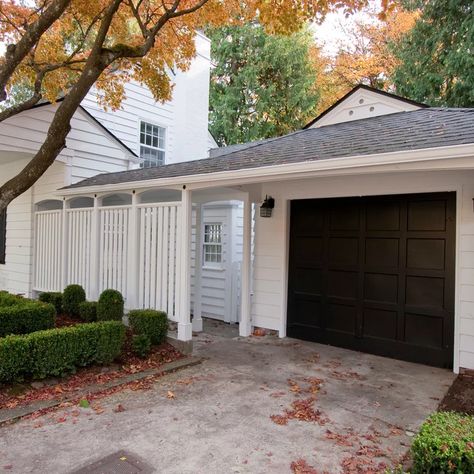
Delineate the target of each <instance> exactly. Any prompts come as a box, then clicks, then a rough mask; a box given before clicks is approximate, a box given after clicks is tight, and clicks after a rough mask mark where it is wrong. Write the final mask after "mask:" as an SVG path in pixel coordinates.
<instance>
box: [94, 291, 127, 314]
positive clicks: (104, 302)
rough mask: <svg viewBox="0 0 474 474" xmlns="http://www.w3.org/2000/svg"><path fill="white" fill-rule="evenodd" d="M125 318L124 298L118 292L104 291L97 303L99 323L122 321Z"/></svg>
mask: <svg viewBox="0 0 474 474" xmlns="http://www.w3.org/2000/svg"><path fill="white" fill-rule="evenodd" d="M122 318H123V296H122V293H120V291H117V290H112V289H108V290H104V291H103V292H102V293H101V294H100V296H99V301H98V303H97V321H121V320H122Z"/></svg>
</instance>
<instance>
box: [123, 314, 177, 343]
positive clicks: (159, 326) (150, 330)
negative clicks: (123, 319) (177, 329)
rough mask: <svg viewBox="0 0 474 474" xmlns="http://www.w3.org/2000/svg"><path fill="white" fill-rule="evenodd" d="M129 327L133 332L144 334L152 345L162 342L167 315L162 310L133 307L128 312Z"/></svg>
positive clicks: (166, 327) (164, 335)
mask: <svg viewBox="0 0 474 474" xmlns="http://www.w3.org/2000/svg"><path fill="white" fill-rule="evenodd" d="M128 320H129V322H130V327H131V328H132V330H133V332H134V333H135V334H146V335H147V336H148V337H149V338H150V342H151V343H152V344H153V345H158V344H161V343H162V342H164V340H165V339H166V334H167V332H168V316H167V315H166V313H165V312H164V311H156V310H154V309H134V310H132V311H130V312H129V313H128Z"/></svg>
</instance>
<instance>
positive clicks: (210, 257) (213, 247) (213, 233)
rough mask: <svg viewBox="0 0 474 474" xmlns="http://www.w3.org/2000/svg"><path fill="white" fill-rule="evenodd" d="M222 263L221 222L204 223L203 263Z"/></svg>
mask: <svg viewBox="0 0 474 474" xmlns="http://www.w3.org/2000/svg"><path fill="white" fill-rule="evenodd" d="M220 263H222V224H205V225H204V264H206V265H216V264H217V265H218V264H220Z"/></svg>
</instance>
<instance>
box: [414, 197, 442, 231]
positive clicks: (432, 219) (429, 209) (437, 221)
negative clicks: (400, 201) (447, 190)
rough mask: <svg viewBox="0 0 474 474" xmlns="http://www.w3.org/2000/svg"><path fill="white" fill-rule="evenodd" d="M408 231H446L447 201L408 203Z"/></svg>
mask: <svg viewBox="0 0 474 474" xmlns="http://www.w3.org/2000/svg"><path fill="white" fill-rule="evenodd" d="M407 220H408V224H407V230H408V231H420V230H422V231H433V230H434V231H436V230H438V231H445V230H446V200H444V199H443V200H416V201H409V202H408V213H407Z"/></svg>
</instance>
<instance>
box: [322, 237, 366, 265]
mask: <svg viewBox="0 0 474 474" xmlns="http://www.w3.org/2000/svg"><path fill="white" fill-rule="evenodd" d="M358 260H359V239H358V237H356V238H354V237H332V238H330V239H329V252H328V263H329V264H330V265H331V264H333V265H357V262H358Z"/></svg>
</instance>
